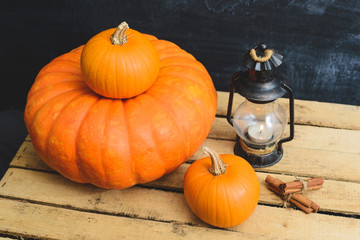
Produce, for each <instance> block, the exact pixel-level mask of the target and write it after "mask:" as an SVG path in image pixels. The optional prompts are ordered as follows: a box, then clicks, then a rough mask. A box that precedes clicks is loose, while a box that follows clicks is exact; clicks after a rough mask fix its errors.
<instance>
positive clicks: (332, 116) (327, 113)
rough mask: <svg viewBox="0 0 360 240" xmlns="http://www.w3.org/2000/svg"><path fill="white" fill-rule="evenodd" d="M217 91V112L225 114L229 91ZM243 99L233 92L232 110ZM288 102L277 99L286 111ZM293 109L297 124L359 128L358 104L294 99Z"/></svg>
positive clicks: (359, 109)
mask: <svg viewBox="0 0 360 240" xmlns="http://www.w3.org/2000/svg"><path fill="white" fill-rule="evenodd" d="M217 93H218V106H217V114H218V115H221V116H226V114H227V106H228V102H229V93H228V92H220V91H218V92H217ZM295 97H296V93H295ZM243 101H244V98H243V97H241V96H240V95H239V94H234V102H233V112H234V111H235V110H236V108H237V107H238V106H239V105H240V103H242V102H243ZM288 102H289V100H288V99H286V98H280V99H279V103H280V104H281V106H283V107H284V109H285V110H286V111H288V105H289V103H288ZM294 109H295V123H297V124H305V125H315V126H323V127H332V128H344V129H355V130H360V121H359V119H360V107H359V106H352V105H345V104H335V103H325V102H315V101H306V100H298V99H296V100H295V107H294Z"/></svg>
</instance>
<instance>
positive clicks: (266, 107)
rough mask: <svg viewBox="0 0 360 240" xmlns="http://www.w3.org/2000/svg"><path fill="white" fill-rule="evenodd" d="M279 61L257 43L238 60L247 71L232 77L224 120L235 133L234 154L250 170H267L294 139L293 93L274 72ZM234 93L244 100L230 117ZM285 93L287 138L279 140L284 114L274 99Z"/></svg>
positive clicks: (283, 78)
mask: <svg viewBox="0 0 360 240" xmlns="http://www.w3.org/2000/svg"><path fill="white" fill-rule="evenodd" d="M282 59H283V56H282V55H280V54H279V53H278V52H277V51H276V50H272V49H268V48H267V45H266V44H264V43H260V44H259V45H258V46H257V47H256V48H255V49H251V50H250V51H249V52H248V53H247V54H245V55H244V56H243V58H242V63H243V64H244V65H245V66H246V67H247V68H248V71H243V72H237V73H235V74H234V75H233V77H232V81H231V87H230V96H229V103H228V111H227V120H228V122H229V123H230V124H231V125H232V126H233V127H234V128H235V131H236V133H237V141H236V144H235V147H234V153H235V154H236V155H239V156H241V157H243V158H244V159H246V160H247V161H248V162H249V163H250V164H251V165H252V166H253V167H267V166H271V165H273V164H275V163H277V162H278V161H280V159H281V158H282V155H283V148H282V144H283V143H284V142H288V141H291V140H292V139H293V138H294V94H293V92H292V90H291V89H290V88H289V87H288V86H287V85H286V82H287V79H286V78H285V77H284V75H282V74H280V73H277V72H276V67H278V66H279V65H280V64H281V63H282ZM234 90H235V91H236V92H237V93H239V94H240V95H241V96H243V97H245V101H244V102H243V103H242V104H240V105H239V107H238V108H237V110H236V111H235V113H234V116H233V118H232V117H231V112H232V104H233V97H234ZM286 93H288V95H289V104H290V108H289V109H290V136H289V137H286V138H281V137H282V135H283V132H284V129H285V126H286V125H287V115H286V112H285V111H284V109H283V108H282V107H281V105H280V104H279V103H278V101H277V99H278V98H280V97H282V96H284V95H285V94H286Z"/></svg>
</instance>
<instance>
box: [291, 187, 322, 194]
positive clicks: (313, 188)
mask: <svg viewBox="0 0 360 240" xmlns="http://www.w3.org/2000/svg"><path fill="white" fill-rule="evenodd" d="M322 186H323V185H317V186H313V187H309V188H307V189H306V191H313V190H319V189H320V188H322ZM301 191H302V188H293V189H286V190H284V195H286V194H290V193H297V192H301Z"/></svg>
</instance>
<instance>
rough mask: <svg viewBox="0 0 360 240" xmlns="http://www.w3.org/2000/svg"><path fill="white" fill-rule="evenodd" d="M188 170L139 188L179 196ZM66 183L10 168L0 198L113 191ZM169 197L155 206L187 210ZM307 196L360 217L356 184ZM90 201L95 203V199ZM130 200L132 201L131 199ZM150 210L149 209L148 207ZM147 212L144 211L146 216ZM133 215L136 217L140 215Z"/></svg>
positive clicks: (264, 199) (267, 195) (264, 193)
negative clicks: (161, 204)
mask: <svg viewBox="0 0 360 240" xmlns="http://www.w3.org/2000/svg"><path fill="white" fill-rule="evenodd" d="M188 167H189V164H183V165H182V166H181V167H180V168H178V169H177V170H175V171H174V172H173V173H170V174H168V175H167V176H165V177H163V178H161V179H159V180H157V181H154V182H151V183H147V184H143V185H142V186H148V187H155V188H157V189H163V190H170V191H176V192H180V193H182V191H183V177H184V174H185V172H186V170H187V168H188ZM257 175H258V178H259V182H260V186H261V190H260V199H259V202H260V203H263V204H270V205H274V206H279V205H282V203H283V202H282V201H281V200H280V198H279V197H277V196H276V195H274V194H273V193H271V192H270V191H269V190H268V189H267V187H266V184H265V178H266V176H267V175H268V173H262V172H257ZM272 176H274V177H277V178H279V179H281V180H283V181H285V182H286V181H292V180H294V179H295V178H294V177H293V176H288V175H280V174H272ZM69 182H70V181H68V180H66V179H65V178H63V177H62V176H59V175H54V174H50V173H43V172H34V171H28V170H24V169H10V170H9V171H8V172H7V173H6V175H5V176H4V178H3V180H2V181H1V182H0V186H1V187H0V189H1V195H3V196H7V197H16V198H22V199H31V200H34V201H45V200H41V199H35V198H36V197H38V198H39V197H41V196H33V192H38V193H40V195H41V193H43V192H42V191H46V193H47V194H51V196H53V197H54V199H51V200H50V202H53V201H58V200H57V198H61V196H62V195H61V194H65V193H66V195H67V196H71V195H72V194H75V193H76V191H81V188H82V187H83V188H85V189H88V191H89V192H91V193H93V194H95V195H96V193H104V192H107V193H111V192H112V191H108V190H102V189H99V188H96V187H88V186H87V185H84V186H82V184H74V186H75V187H76V188H75V189H71V190H72V191H74V192H72V193H67V192H68V191H69V190H68V188H67V186H68V185H69ZM64 185H65V186H64ZM89 186H90V185H89ZM40 189H41V190H40ZM42 189H44V190H42ZM135 189H138V190H139V193H140V194H142V193H145V192H147V191H149V190H148V189H142V188H137V187H135ZM127 191H128V190H126V189H125V190H122V191H116V190H114V191H113V192H115V193H118V192H127ZM131 191H132V190H131ZM132 192H134V191H132ZM59 194H60V195H59ZM82 195H84V196H85V195H86V194H82ZM160 195H161V194H158V196H160ZM171 195H172V194H171V193H169V192H167V193H166V194H165V196H164V199H161V198H160V197H158V198H157V201H156V203H158V202H163V203H164V204H165V203H166V204H169V207H170V208H173V209H174V210H173V212H172V213H175V212H176V210H175V209H177V208H178V207H180V211H182V209H184V208H186V205H183V204H181V203H179V202H172V201H171V200H172V197H171ZM306 195H307V196H309V197H310V198H311V199H312V200H313V201H315V202H316V203H318V204H319V205H320V206H321V211H325V212H333V213H342V214H348V215H358V216H359V217H360V184H359V183H346V182H341V181H332V180H326V182H325V184H324V187H323V188H322V189H320V190H318V191H312V192H308V193H306ZM34 197H35V198H34ZM74 197H75V198H76V197H78V196H74ZM133 198H135V199H143V198H144V196H141V195H139V196H133ZM344 198H346V201H344ZM110 199H114V201H115V200H116V199H117V195H116V194H114V195H110V197H108V200H110ZM119 200H120V199H119ZM121 200H124V199H121ZM168 200H169V202H168ZM63 201H71V202H72V201H75V202H76V201H79V199H69V197H66V198H63ZM93 201H94V202H95V200H93ZM129 201H130V202H132V201H133V199H132V198H130V199H129ZM58 204H65V203H58ZM134 204H135V203H134ZM136 204H138V203H136ZM173 204H175V205H173ZM152 207H154V206H152ZM133 208H134V207H130V209H133ZM149 209H151V208H150V207H149ZM148 211H149V210H148ZM148 211H146V214H147V212H148ZM136 214H137V215H138V214H139V213H136ZM177 214H178V213H175V215H177Z"/></svg>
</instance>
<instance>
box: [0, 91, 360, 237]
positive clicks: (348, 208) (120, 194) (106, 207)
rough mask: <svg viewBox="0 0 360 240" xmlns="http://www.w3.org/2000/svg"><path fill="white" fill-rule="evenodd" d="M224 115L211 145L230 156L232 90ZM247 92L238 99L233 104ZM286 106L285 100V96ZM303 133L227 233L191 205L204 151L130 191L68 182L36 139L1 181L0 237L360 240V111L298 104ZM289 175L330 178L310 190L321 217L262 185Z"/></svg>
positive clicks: (298, 131) (221, 107)
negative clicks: (190, 182) (192, 179)
mask: <svg viewBox="0 0 360 240" xmlns="http://www.w3.org/2000/svg"><path fill="white" fill-rule="evenodd" d="M218 97H219V99H218V100H219V101H218V110H217V114H218V115H217V117H216V119H215V121H214V123H213V127H212V129H211V132H210V134H209V136H208V138H207V139H206V141H205V142H204V143H203V145H206V146H209V147H211V148H214V149H215V150H217V151H218V152H219V153H232V152H233V146H234V143H235V137H236V135H235V132H234V130H233V129H232V128H231V127H230V125H229V124H228V123H227V122H226V118H225V117H224V116H225V113H226V106H227V99H228V93H225V92H218ZM241 100H242V99H241V97H239V96H236V98H235V103H234V106H237V105H238V104H239V103H240V101H241ZM280 102H281V104H282V105H283V106H287V100H286V99H280ZM295 116H296V126H295V139H294V140H293V141H291V142H289V143H285V144H284V157H283V159H282V160H281V161H280V162H279V163H278V164H276V165H274V166H272V167H268V168H262V169H256V172H257V175H258V178H259V181H260V184H261V191H260V200H259V204H258V206H257V208H256V209H255V211H254V213H253V215H252V216H251V217H250V218H249V219H248V220H246V221H245V222H244V223H242V224H241V225H239V226H236V227H233V228H229V229H219V228H215V227H212V226H210V225H208V224H205V223H204V222H202V221H201V220H199V219H198V218H197V217H196V216H195V215H194V214H193V213H192V212H191V210H190V209H189V207H188V206H187V204H186V202H185V199H184V195H183V193H182V192H183V177H184V174H185V172H186V170H187V168H188V167H189V165H190V164H191V163H192V162H193V161H196V160H197V159H199V158H202V157H204V154H203V153H202V152H201V151H198V152H196V153H195V154H194V155H193V156H192V157H191V158H190V159H189V161H187V162H186V163H184V164H182V165H181V166H180V167H179V168H178V169H177V170H175V171H174V172H173V173H171V174H168V175H166V176H164V177H163V178H161V179H159V180H157V181H154V182H151V183H147V184H143V185H138V186H134V187H132V188H129V189H125V190H104V189H100V188H97V187H94V186H92V185H89V184H78V183H74V182H71V181H70V180H67V179H65V178H64V177H62V176H61V175H59V174H57V173H56V172H54V171H53V170H52V169H50V168H49V167H47V166H46V165H45V164H44V163H43V162H42V161H41V159H40V158H39V157H38V155H37V153H36V152H35V150H34V148H33V146H32V143H31V139H30V138H29V137H28V138H26V140H25V141H24V143H23V144H22V146H21V147H20V149H19V151H18V153H17V154H16V156H15V158H14V159H13V161H12V162H11V164H10V168H9V170H8V171H7V173H6V174H5V176H4V177H3V179H2V180H1V182H0V239H1V237H4V238H5V239H7V238H14V237H18V238H20V237H21V238H24V239H26V238H32V239H76V240H79V239H87V240H90V239H292V240H295V239H301V240H303V239H326V240H328V239H360V147H359V143H360V121H359V119H360V109H359V107H358V106H348V105H341V104H329V103H320V102H311V101H301V100H296V101H295ZM268 174H270V175H272V176H274V177H278V178H280V179H282V180H283V181H290V180H293V179H295V176H299V177H316V176H322V177H324V178H325V183H324V187H323V188H322V189H320V190H317V191H312V192H308V193H306V195H307V196H308V197H309V198H311V199H312V200H313V201H314V202H316V203H318V204H319V205H320V206H321V209H320V211H319V213H317V214H314V213H313V214H309V215H307V214H305V213H303V212H301V211H300V210H297V209H293V208H283V207H282V201H281V200H280V199H279V198H278V197H277V196H275V195H274V194H273V193H272V192H270V191H269V190H268V189H267V188H266V186H265V183H264V179H265V177H266V175H268Z"/></svg>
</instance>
